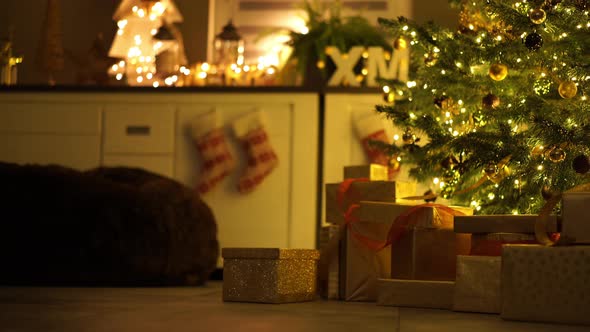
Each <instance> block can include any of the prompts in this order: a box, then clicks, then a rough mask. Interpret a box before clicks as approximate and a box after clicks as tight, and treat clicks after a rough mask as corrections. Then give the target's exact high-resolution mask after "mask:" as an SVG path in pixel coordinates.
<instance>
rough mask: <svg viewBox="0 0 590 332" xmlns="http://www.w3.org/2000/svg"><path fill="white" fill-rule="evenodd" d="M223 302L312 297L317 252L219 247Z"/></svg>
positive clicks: (277, 300) (272, 301)
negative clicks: (221, 258) (221, 260)
mask: <svg viewBox="0 0 590 332" xmlns="http://www.w3.org/2000/svg"><path fill="white" fill-rule="evenodd" d="M221 255H222V257H223V259H224V263H223V301H237V302H260V303H287V302H301V301H310V300H313V299H314V298H315V296H316V284H317V263H318V259H319V256H320V254H319V252H318V251H317V250H313V249H278V248H223V249H222V251H221Z"/></svg>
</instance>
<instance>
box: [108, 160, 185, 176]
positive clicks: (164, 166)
mask: <svg viewBox="0 0 590 332" xmlns="http://www.w3.org/2000/svg"><path fill="white" fill-rule="evenodd" d="M102 163H103V165H104V166H126V167H138V168H143V169H145V170H148V171H151V172H154V173H158V174H161V175H164V176H167V177H169V178H172V177H174V160H173V157H172V156H171V155H170V156H150V155H133V156H128V155H108V154H107V155H104V157H103V160H102Z"/></svg>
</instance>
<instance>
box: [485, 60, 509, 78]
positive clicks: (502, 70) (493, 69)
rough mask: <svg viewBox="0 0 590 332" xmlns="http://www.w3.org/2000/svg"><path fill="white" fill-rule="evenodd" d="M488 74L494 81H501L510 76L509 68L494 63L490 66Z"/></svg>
mask: <svg viewBox="0 0 590 332" xmlns="http://www.w3.org/2000/svg"><path fill="white" fill-rule="evenodd" d="M488 74H489V75H490V77H491V78H492V79H493V80H494V81H501V80H503V79H505V78H506V76H508V66H506V65H503V64H501V63H494V64H492V65H491V66H490V70H489V72H488Z"/></svg>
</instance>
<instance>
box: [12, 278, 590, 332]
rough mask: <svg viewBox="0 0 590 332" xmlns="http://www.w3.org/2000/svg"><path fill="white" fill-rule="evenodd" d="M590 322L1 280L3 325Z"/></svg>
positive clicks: (377, 327)
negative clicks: (227, 298) (251, 301)
mask: <svg viewBox="0 0 590 332" xmlns="http://www.w3.org/2000/svg"><path fill="white" fill-rule="evenodd" d="M589 330H590V327H581V326H567V325H549V324H535V323H519V322H509V321H503V320H502V319H500V317H499V316H497V315H480V314H467V313H455V312H451V311H444V310H426V309H410V308H393V307H378V306H376V305H375V304H373V303H351V302H336V301H315V302H307V303H295V304H282V305H268V304H248V303H224V302H222V301H221V284H220V283H219V282H213V283H210V284H209V285H208V286H207V287H204V288H107V289H103V288H6V287H5V288H0V331H1V332H21V331H27V332H29V331H43V332H53V331H60V332H62V331H67V332H69V331H71V332H74V331H75V332H78V331H89V332H92V331H105V332H117V331H141V332H149V331H166V332H183V331H191V332H192V331H229V332H239V331H260V332H266V331H279V332H291V331H305V332H316V331H317V332H332V331H333V332H336V331H338V332H346V331H363V332H364V331H397V332H399V331H402V332H420V331H436V332H439V331H453V332H461V331H470V332H473V331H476V332H488V331H531V332H532V331H535V332H545V331H547V332H549V331H551V332H556V331H572V332H573V331H589Z"/></svg>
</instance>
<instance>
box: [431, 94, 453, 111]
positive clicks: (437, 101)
mask: <svg viewBox="0 0 590 332" xmlns="http://www.w3.org/2000/svg"><path fill="white" fill-rule="evenodd" d="M434 106H436V107H437V108H439V109H441V110H443V111H446V110H448V109H449V108H451V107H452V106H453V98H451V97H449V96H440V97H436V98H434Z"/></svg>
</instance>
